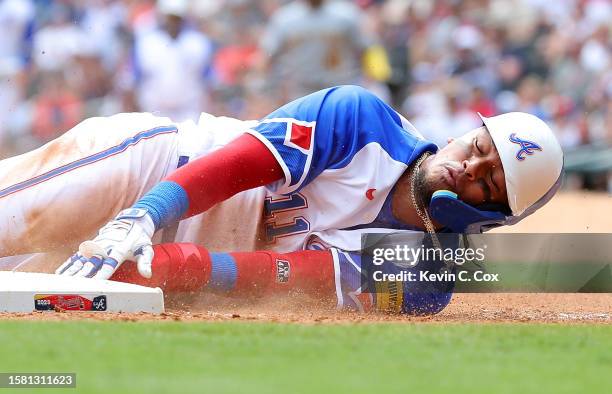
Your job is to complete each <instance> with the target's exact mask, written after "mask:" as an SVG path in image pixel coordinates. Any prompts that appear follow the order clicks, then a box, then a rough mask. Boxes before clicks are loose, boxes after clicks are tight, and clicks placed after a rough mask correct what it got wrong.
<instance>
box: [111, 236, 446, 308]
mask: <svg viewBox="0 0 612 394" xmlns="http://www.w3.org/2000/svg"><path fill="white" fill-rule="evenodd" d="M154 249H155V258H154V259H153V264H152V265H153V276H152V277H151V278H149V279H147V278H143V277H142V276H141V275H140V274H139V273H138V271H137V269H136V267H135V265H134V264H129V263H128V264H123V265H122V266H121V267H119V269H118V270H117V271H116V272H115V274H114V275H113V276H112V277H111V279H112V280H117V281H121V282H128V283H134V284H138V285H142V286H150V287H159V288H161V289H163V290H164V292H165V293H166V294H173V293H185V292H199V291H215V292H222V293H224V294H228V295H234V296H240V297H247V298H248V297H258V296H263V295H269V294H277V295H280V296H282V295H283V294H288V293H289V292H292V291H295V290H298V291H299V292H300V293H303V294H306V295H308V296H309V298H314V299H316V300H320V301H329V302H330V304H331V303H333V302H334V301H335V302H336V303H337V306H338V308H339V309H349V310H358V311H364V312H372V311H380V312H385V313H403V314H409V315H431V314H435V313H438V312H440V311H441V310H442V309H444V307H445V306H446V305H447V304H448V302H449V301H450V297H451V294H450V292H449V291H448V290H446V289H438V288H434V287H431V286H429V283H425V282H423V283H419V282H418V281H417V282H404V283H399V282H380V283H378V285H377V286H376V288H375V289H372V291H369V292H368V291H366V286H367V285H366V284H365V283H366V282H365V281H364V278H363V277H362V273H361V268H360V265H361V258H360V256H359V254H357V253H349V252H343V251H339V250H336V249H332V250H302V251H298V252H291V253H274V252H270V251H257V252H233V253H210V252H208V251H207V250H206V249H205V248H203V247H200V246H197V245H194V244H187V243H175V244H162V245H155V246H154ZM428 267H429V266H428ZM383 270H385V273H386V274H390V273H395V274H397V273H398V272H399V269H398V268H397V267H395V266H394V265H385V266H384V267H383ZM428 286H429V287H428Z"/></svg>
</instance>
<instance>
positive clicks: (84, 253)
mask: <svg viewBox="0 0 612 394" xmlns="http://www.w3.org/2000/svg"><path fill="white" fill-rule="evenodd" d="M154 232H155V225H154V224H153V220H152V219H151V217H150V216H149V214H148V213H147V211H145V210H143V209H126V210H124V211H122V212H120V213H119V215H117V217H116V218H115V219H114V220H112V221H110V222H109V223H108V224H106V225H105V226H104V227H102V229H100V231H99V232H98V236H97V237H96V238H94V239H93V240H91V241H85V242H83V243H82V244H81V246H80V247H79V251H78V252H77V253H75V254H74V255H73V256H72V257H70V258H69V259H68V260H66V262H65V263H64V264H62V265H61V266H60V267H59V268H58V269H57V270H56V271H55V273H56V274H58V275H66V276H84V277H87V278H96V279H108V278H110V277H111V276H112V275H113V273H114V272H115V270H116V269H117V268H118V267H119V266H120V265H121V264H122V263H123V262H124V261H125V260H134V261H136V264H137V267H138V272H139V273H140V275H142V276H144V277H145V278H150V277H151V275H152V273H151V262H152V260H153V247H152V246H151V237H153V233H154Z"/></svg>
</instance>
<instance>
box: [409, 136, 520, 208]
mask: <svg viewBox="0 0 612 394" xmlns="http://www.w3.org/2000/svg"><path fill="white" fill-rule="evenodd" d="M422 166H423V167H422V170H423V171H422V173H423V175H422V179H421V184H422V185H423V186H424V187H425V189H426V192H427V193H428V194H427V197H428V199H427V200H426V201H429V198H431V194H433V192H434V191H437V190H450V191H453V192H455V193H457V195H458V196H459V198H460V199H461V200H462V201H464V202H466V203H468V204H470V205H474V206H476V205H480V204H485V203H493V204H504V205H506V206H507V205H508V196H507V193H506V179H505V176H504V169H503V167H502V163H501V159H500V158H499V153H498V152H497V149H496V148H495V145H494V144H493V140H492V139H491V136H490V135H489V132H488V131H487V129H486V128H485V127H480V128H478V129H475V130H472V131H470V132H469V133H467V134H465V135H464V136H463V137H461V138H458V139H452V138H450V139H449V144H448V145H447V146H445V147H444V148H442V149H440V151H438V153H437V154H436V155H434V156H432V157H431V158H430V159H429V160H426V161H425V162H424V163H423V165H422Z"/></svg>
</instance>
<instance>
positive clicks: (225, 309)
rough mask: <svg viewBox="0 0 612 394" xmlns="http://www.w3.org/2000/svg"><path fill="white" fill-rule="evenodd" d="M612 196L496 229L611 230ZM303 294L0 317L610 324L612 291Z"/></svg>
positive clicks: (550, 208) (577, 199)
mask: <svg viewBox="0 0 612 394" xmlns="http://www.w3.org/2000/svg"><path fill="white" fill-rule="evenodd" d="M610 208H612V197H611V196H610V195H606V194H596V193H561V194H560V195H558V196H557V197H555V198H554V199H553V200H552V201H551V202H550V203H549V204H548V205H547V206H546V207H544V208H543V209H541V210H540V211H539V212H538V213H536V214H534V215H533V216H531V217H529V218H527V219H526V220H524V221H523V222H521V223H519V224H518V225H516V226H513V227H506V228H502V229H498V230H496V231H497V232H516V233H532V232H534V233H545V232H551V233H560V232H564V233H608V232H612V218H610V216H609V212H611V211H612V210H611V209H610ZM332 304H333V303H332V302H329V303H327V304H325V305H321V303H317V302H314V301H305V300H304V297H294V298H293V299H288V300H287V299H282V300H279V299H274V300H266V301H259V302H256V303H252V304H247V305H245V304H244V303H241V304H237V303H236V301H235V300H233V301H232V300H226V299H225V300H224V299H218V298H210V297H206V298H204V299H198V300H197V301H196V302H194V303H193V302H192V303H189V304H177V303H176V302H174V303H171V304H170V305H169V308H168V312H167V313H165V314H163V315H161V316H153V315H147V314H99V313H65V312H62V313H34V314H19V315H13V314H11V315H9V314H0V319H9V320H12V319H26V320H71V319H101V320H115V319H117V320H124V321H140V320H177V321H223V320H239V321H262V322H288V323H304V324H319V323H356V324H359V323H370V322H409V323H413V322H431V323H447V322H453V323H465V322H485V323H501V322H528V323H529V322H530V323H541V322H542V323H559V324H576V323H582V324H584V323H587V324H591V323H593V324H595V323H596V324H612V294H455V295H454V296H453V299H452V301H451V303H450V305H449V306H448V307H447V308H446V309H445V310H444V311H443V312H442V313H440V314H439V315H436V316H433V317H427V318H422V317H405V316H396V315H385V314H359V313H350V312H337V311H335V309H334V307H333V305H332Z"/></svg>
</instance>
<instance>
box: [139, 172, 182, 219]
mask: <svg viewBox="0 0 612 394" xmlns="http://www.w3.org/2000/svg"><path fill="white" fill-rule="evenodd" d="M133 208H140V209H146V210H147V212H148V213H149V215H151V218H152V219H153V223H154V224H155V229H156V230H159V229H160V228H164V227H166V226H168V225H171V224H173V223H176V222H178V221H179V220H181V217H183V214H185V212H187V209H188V208H189V197H188V196H187V192H186V191H185V189H183V187H182V186H181V185H179V184H178V183H176V182H171V181H163V182H160V183H158V184H157V185H156V186H155V187H154V188H153V189H151V190H150V191H149V192H148V193H147V194H145V195H144V196H143V197H142V198H141V199H140V200H139V201H138V202H137V203H136V204H134V206H133Z"/></svg>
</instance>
